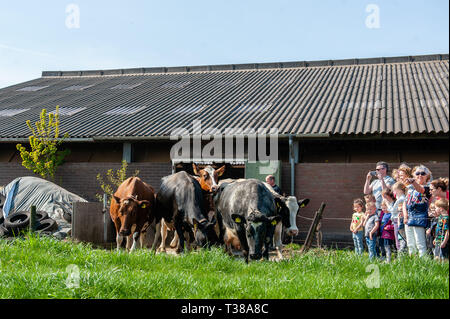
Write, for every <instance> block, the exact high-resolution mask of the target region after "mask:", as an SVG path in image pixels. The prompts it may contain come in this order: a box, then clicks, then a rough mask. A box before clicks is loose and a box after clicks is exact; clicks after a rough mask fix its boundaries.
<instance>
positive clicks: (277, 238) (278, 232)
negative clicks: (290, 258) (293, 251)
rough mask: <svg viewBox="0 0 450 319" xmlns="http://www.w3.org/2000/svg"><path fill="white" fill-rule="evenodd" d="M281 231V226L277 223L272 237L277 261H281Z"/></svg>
mask: <svg viewBox="0 0 450 319" xmlns="http://www.w3.org/2000/svg"><path fill="white" fill-rule="evenodd" d="M282 231H283V225H282V223H278V224H277V226H276V227H275V233H274V235H273V241H274V243H273V245H274V246H275V249H276V251H277V256H278V260H282V259H283V254H282V253H281V251H282V249H283V243H282V242H281V233H282Z"/></svg>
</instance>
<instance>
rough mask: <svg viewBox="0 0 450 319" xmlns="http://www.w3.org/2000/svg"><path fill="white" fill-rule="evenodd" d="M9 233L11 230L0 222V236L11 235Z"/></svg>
mask: <svg viewBox="0 0 450 319" xmlns="http://www.w3.org/2000/svg"><path fill="white" fill-rule="evenodd" d="M9 235H10V233H9V230H7V229H6V228H5V227H3V224H0V238H2V237H9Z"/></svg>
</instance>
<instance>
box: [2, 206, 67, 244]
mask: <svg viewBox="0 0 450 319" xmlns="http://www.w3.org/2000/svg"><path fill="white" fill-rule="evenodd" d="M0 202H2V198H0ZM2 206H3V205H2ZM30 218H31V216H30V212H27V211H18V212H13V213H11V214H9V215H8V217H6V218H4V216H3V210H2V207H0V237H11V236H17V235H18V234H20V232H22V231H24V230H27V229H28V228H29V226H30ZM35 229H36V232H38V233H40V234H41V235H51V234H52V233H53V232H54V231H55V230H57V229H58V224H57V223H56V221H55V220H54V219H52V218H50V217H48V214H47V212H45V211H37V212H36V228H35Z"/></svg>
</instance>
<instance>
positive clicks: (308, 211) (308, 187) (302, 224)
mask: <svg viewBox="0 0 450 319" xmlns="http://www.w3.org/2000/svg"><path fill="white" fill-rule="evenodd" d="M389 164H390V167H398V165H399V163H389ZM410 165H411V166H412V165H416V163H411V164H410ZM426 166H427V167H429V168H430V170H431V171H432V173H433V177H434V178H437V177H441V176H448V175H449V174H448V171H449V164H448V162H445V163H428V164H426ZM374 167H375V163H347V164H345V163H300V164H296V166H295V176H296V180H295V193H296V196H297V198H298V199H300V198H310V199H311V201H310V203H309V205H308V206H307V207H306V208H304V209H302V210H301V211H300V215H301V216H304V217H307V218H311V217H313V216H314V213H315V211H317V209H318V208H319V207H320V204H321V203H322V201H323V202H325V204H326V208H325V211H324V218H325V219H324V220H323V223H322V231H323V238H324V243H325V244H326V245H330V244H332V243H336V242H348V243H351V242H352V239H351V234H350V233H349V231H348V227H349V224H350V220H349V218H350V217H351V214H352V202H353V199H354V198H357V197H362V196H363V187H364V182H365V176H366V174H367V172H368V171H369V170H373V169H374ZM110 168H112V169H114V170H117V169H118V168H120V164H119V163H66V164H64V165H63V166H61V167H60V168H59V170H58V173H57V175H56V178H55V182H56V183H57V184H58V185H60V186H62V187H64V188H65V189H67V190H69V191H71V192H73V193H75V194H77V195H79V196H81V197H83V198H85V199H87V200H90V201H95V200H96V199H95V194H96V193H100V192H101V189H100V187H99V185H98V182H97V180H96V176H97V174H98V173H101V174H102V175H103V176H104V175H105V173H106V171H107V170H108V169H110ZM136 169H138V170H139V171H140V173H139V177H141V178H142V179H143V180H144V181H145V182H147V183H149V184H150V185H152V186H153V187H154V188H155V190H156V191H158V189H159V183H160V178H161V177H163V176H166V175H169V174H170V173H171V164H170V163H168V162H166V163H132V164H130V165H129V167H128V173H129V174H131V173H132V172H134V171H135V170H136ZM30 175H33V174H31V173H30V171H28V170H27V169H25V168H24V167H22V166H21V165H20V164H19V163H0V186H1V185H6V184H8V183H9V182H11V181H12V180H13V179H14V178H16V177H19V176H30ZM281 176H282V177H281V179H282V180H281V183H280V186H281V188H282V189H283V191H284V192H286V194H289V193H290V164H289V163H287V162H283V164H282V175H281ZM327 218H332V219H327ZM342 218H344V219H342ZM297 224H298V225H299V230H300V234H299V236H298V237H297V238H296V240H297V241H301V240H303V239H304V238H305V237H306V233H307V231H308V229H309V226H310V224H311V220H308V219H304V218H301V217H298V219H297Z"/></svg>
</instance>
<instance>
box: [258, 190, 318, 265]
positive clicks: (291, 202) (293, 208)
mask: <svg viewBox="0 0 450 319" xmlns="http://www.w3.org/2000/svg"><path fill="white" fill-rule="evenodd" d="M264 185H265V186H266V187H267V189H269V191H270V192H271V193H272V195H273V196H274V197H275V198H279V199H281V200H282V202H283V203H284V204H285V205H286V207H287V208H288V209H289V224H290V225H287V224H286V223H284V222H283V223H279V224H277V227H276V228H275V234H274V236H273V242H274V247H275V249H276V251H277V256H278V259H279V260H281V259H283V255H282V253H281V251H282V248H283V243H282V241H281V237H282V232H283V228H284V230H285V232H286V234H287V235H288V236H297V234H298V227H297V214H298V212H299V210H300V208H303V207H305V206H306V205H308V203H309V199H308V198H305V199H302V200H300V201H297V198H296V197H295V196H287V197H286V196H281V195H280V194H278V193H277V192H275V191H274V190H273V188H272V187H271V186H270V185H269V184H267V183H264Z"/></svg>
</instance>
